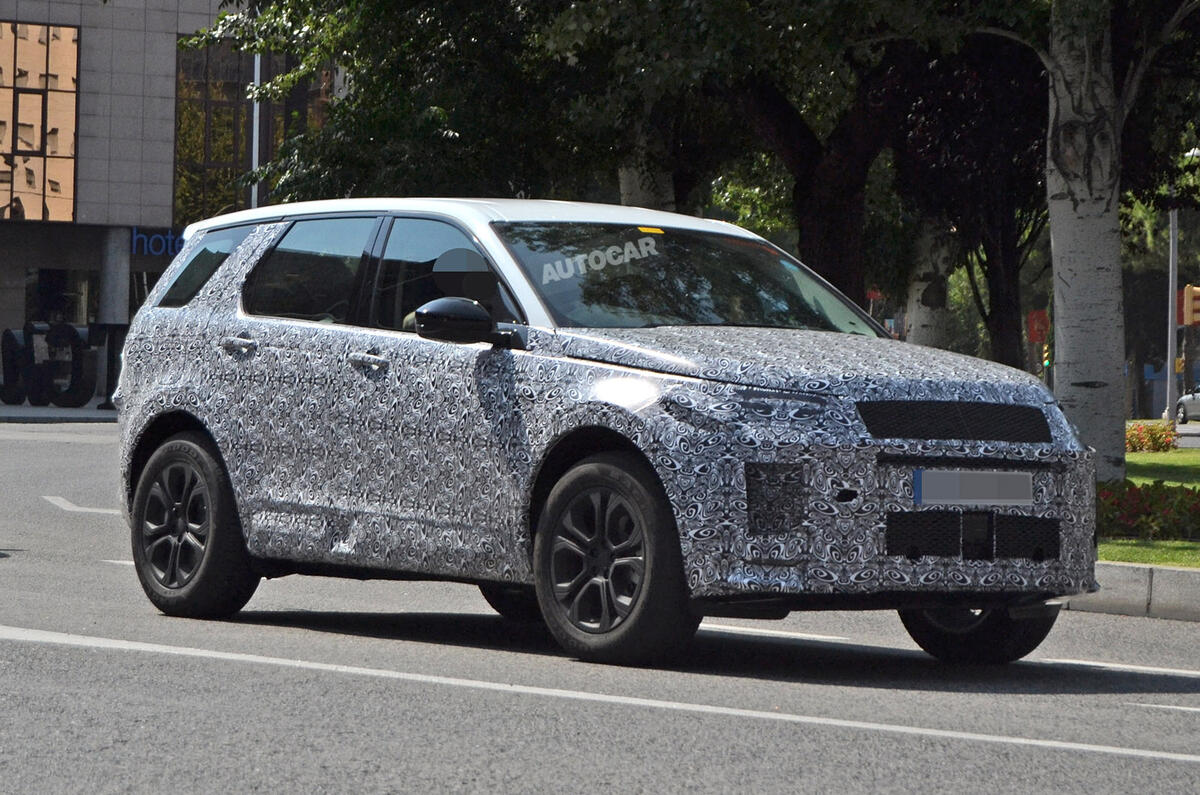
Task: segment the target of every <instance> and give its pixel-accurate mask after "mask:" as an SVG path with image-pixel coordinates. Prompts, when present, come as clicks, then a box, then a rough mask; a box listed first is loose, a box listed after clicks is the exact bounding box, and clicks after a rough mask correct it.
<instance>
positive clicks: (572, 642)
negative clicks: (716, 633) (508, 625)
mask: <svg viewBox="0 0 1200 795" xmlns="http://www.w3.org/2000/svg"><path fill="white" fill-rule="evenodd" d="M534 578H535V582H536V587H537V597H538V602H539V603H540V604H541V608H542V615H543V616H544V617H545V620H546V625H547V627H548V628H549V629H550V632H551V633H552V634H553V635H554V637H555V639H556V640H557V641H558V642H559V644H560V645H561V646H562V647H563V648H564V649H566V650H567V651H568V652H569V653H571V654H573V655H575V656H577V657H580V658H582V659H586V660H593V661H596V662H609V663H619V664H641V663H648V662H653V661H658V660H664V659H669V658H671V657H673V656H675V655H677V654H678V653H679V652H680V651H682V650H683V648H684V647H686V645H687V644H688V642H689V641H690V640H691V639H692V636H693V635H695V633H696V627H697V626H698V625H699V623H700V619H699V618H698V617H697V616H694V615H692V612H691V610H690V608H689V605H688V589H687V583H686V581H685V580H684V574H683V562H682V556H681V554H680V550H679V536H678V531H677V530H676V528H675V520H674V516H673V514H672V513H671V508H670V505H669V504H668V503H667V499H666V496H665V495H663V494H662V488H661V486H659V484H658V480H657V478H655V477H654V474H653V472H651V471H650V469H649V467H647V466H646V465H645V464H644V463H643V462H642V461H641V460H639V459H638V458H636V457H634V456H631V455H628V454H620V453H604V454H601V455H596V456H592V457H590V458H587V459H585V460H583V461H581V462H580V463H578V464H576V465H575V466H574V467H572V468H571V469H570V470H569V471H568V472H567V473H566V474H565V475H563V477H562V479H561V480H559V481H558V483H557V484H555V486H554V488H553V489H552V490H551V492H550V496H549V497H548V498H547V500H546V505H545V508H544V509H543V511H542V515H541V518H540V521H539V522H538V527H537V535H536V537H535V539H534Z"/></svg>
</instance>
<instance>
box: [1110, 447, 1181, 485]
mask: <svg viewBox="0 0 1200 795" xmlns="http://www.w3.org/2000/svg"><path fill="white" fill-rule="evenodd" d="M1125 477H1127V478H1129V479H1130V480H1132V481H1133V482H1134V483H1137V484H1138V485H1145V484H1147V483H1153V482H1154V481H1156V480H1161V481H1163V482H1164V483H1176V484H1179V485H1183V486H1190V487H1192V488H1194V489H1195V488H1200V448H1186V449H1184V448H1181V449H1178V450H1168V451H1167V452H1165V453H1126V454H1125Z"/></svg>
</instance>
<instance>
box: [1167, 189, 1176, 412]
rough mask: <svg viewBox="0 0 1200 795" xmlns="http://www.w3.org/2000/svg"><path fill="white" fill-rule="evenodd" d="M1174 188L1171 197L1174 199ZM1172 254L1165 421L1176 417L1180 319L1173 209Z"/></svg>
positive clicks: (1173, 211)
mask: <svg viewBox="0 0 1200 795" xmlns="http://www.w3.org/2000/svg"><path fill="white" fill-rule="evenodd" d="M1174 194H1175V190H1174V188H1172V190H1171V195H1172V197H1174ZM1170 216H1171V253H1170V256H1169V258H1168V267H1167V272H1168V276H1167V285H1168V286H1167V289H1168V294H1169V300H1168V301H1167V366H1166V372H1167V406H1166V408H1165V409H1163V419H1164V420H1169V419H1171V418H1172V417H1174V416H1175V394H1176V393H1175V334H1176V326H1178V325H1179V319H1178V318H1177V317H1175V293H1176V291H1177V289H1178V287H1177V283H1178V281H1179V210H1177V209H1175V208H1174V207H1172V208H1171V212H1170Z"/></svg>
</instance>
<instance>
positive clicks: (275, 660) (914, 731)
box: [0, 625, 1200, 764]
mask: <svg viewBox="0 0 1200 795" xmlns="http://www.w3.org/2000/svg"><path fill="white" fill-rule="evenodd" d="M0 640H10V641H17V642H24V643H47V644H53V645H59V646H75V647H82V648H89V649H108V650H114V651H135V652H147V653H150V654H170V655H176V656H181V657H197V658H202V659H210V660H223V661H227V662H240V663H252V664H257V665H272V666H278V667H281V668H300V669H303V670H308V671H324V672H327V673H338V674H349V675H352V676H370V677H375V678H378V679H392V680H399V681H403V682H416V683H419V684H429V685H440V686H444V687H458V688H466V689H469V690H483V691H489V692H498V693H509V694H514V695H526V696H541V697H544V698H558V699H570V700H572V701H585V702H591V703H596V704H616V705H620V706H629V707H643V708H647V709H659V710H669V711H672V712H684V713H690V714H701V715H719V716H723V717H733V718H747V719H752V720H765V721H774V722H777V723H791V724H801V725H807V726H826V727H832V728H838V729H855V730H858V731H867V732H878V733H885V734H897V735H902V736H909V737H925V738H934V739H939V740H965V741H968V742H978V743H991V744H996V745H1010V746H1020V747H1026V748H1044V749H1049V750H1054V751H1081V752H1084V753H1097V754H1107V755H1110V756H1124V757H1136V758H1140V759H1157V760H1164V761H1172V762H1189V763H1192V764H1200V755H1197V754H1183V753H1175V752H1172V751H1152V750H1148V749H1142V748H1123V747H1120V746H1113V745H1095V744H1092V743H1074V742H1066V741H1063V740H1043V739H1036V738H1030V737H1011V736H1007V735H1002V734H979V733H975V732H962V731H951V730H948V729H930V728H924V727H921V726H905V725H903V724H892V723H872V722H869V721H857V720H843V719H840V718H826V717H820V716H816V715H798V714H794V713H787V712H765V711H761V710H754V709H738V708H736V707H720V706H715V705H711V704H693V703H689V702H683V701H663V700H660V699H654V698H637V697H634V696H616V695H609V694H606V693H590V692H586V691H582V690H560V689H557V688H550V687H533V686H530V685H514V684H508V683H504V682H489V681H486V680H479V679H459V678H455V677H449V676H432V675H429V674H417V673H409V672H405V671H393V670H388V669H384V668H360V667H358V666H353V665H335V664H331V663H320V662H312V661H309V660H289V659H285V658H282V657H265V656H262V655H258V654H241V653H237V652H223V651H215V650H212V649H196V648H187V647H184V646H165V645H161V644H158V643H143V642H140V641H132V640H119V639H115V638H98V637H88V636H86V635H72V634H67V633H63V632H49V631H46V630H38V629H23V628H21V627H8V626H3V625H0Z"/></svg>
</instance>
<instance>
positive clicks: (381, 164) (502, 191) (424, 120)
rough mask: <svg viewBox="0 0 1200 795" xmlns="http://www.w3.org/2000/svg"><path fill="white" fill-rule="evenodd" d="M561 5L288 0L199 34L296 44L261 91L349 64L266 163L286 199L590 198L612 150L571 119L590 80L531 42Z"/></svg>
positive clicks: (251, 43) (228, 18) (282, 89)
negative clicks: (317, 108) (339, 86)
mask: <svg viewBox="0 0 1200 795" xmlns="http://www.w3.org/2000/svg"><path fill="white" fill-rule="evenodd" d="M562 7H564V5H563V4H562V3H554V2H541V3H517V2H498V3H489V4H486V5H480V4H477V3H471V2H465V1H464V0H449V1H448V2H438V3H432V2H392V0H350V1H349V2H332V0H279V2H270V3H254V4H251V5H248V6H245V7H241V8H237V9H235V10H233V11H231V12H230V13H225V14H223V15H222V16H221V17H220V18H219V19H218V21H217V23H216V24H215V25H214V26H213V27H212V28H211V29H210V30H208V31H206V32H204V33H203V34H201V35H199V36H198V37H196V38H195V39H193V41H192V42H191V43H192V44H193V45H204V44H206V43H210V42H213V41H216V40H218V39H223V38H224V39H231V40H232V41H234V42H235V44H236V45H237V46H239V47H241V48H243V49H247V50H252V51H258V52H275V53H288V54H291V55H293V56H295V68H294V69H292V70H290V71H288V72H286V73H284V74H282V75H280V76H278V77H277V78H275V79H274V80H271V81H270V82H268V83H265V84H264V85H263V86H262V87H261V88H260V89H259V91H260V92H261V93H262V94H263V95H265V96H269V97H274V98H282V97H284V96H286V95H287V94H288V92H290V91H292V90H293V89H294V88H295V87H296V86H297V85H303V84H304V83H305V82H306V81H309V80H312V79H314V78H315V77H317V76H318V75H319V74H320V73H321V72H322V71H323V70H327V69H329V68H331V67H336V69H337V70H338V71H339V73H340V74H342V75H344V76H345V86H344V91H343V92H342V94H341V95H340V96H339V97H337V98H336V100H335V101H333V102H331V103H330V106H329V110H328V118H327V120H326V122H325V123H324V124H323V125H322V126H320V127H314V128H311V129H308V130H305V131H304V132H303V133H302V134H300V135H298V136H295V137H292V138H291V139H289V140H288V141H287V142H286V143H285V144H284V146H283V147H282V149H281V151H280V152H279V155H278V157H277V158H276V159H275V160H274V161H273V162H272V163H270V164H269V165H268V166H266V168H265V174H264V175H265V176H266V177H268V178H270V179H271V180H273V181H274V182H275V183H276V187H275V192H274V195H275V197H276V198H281V199H303V198H313V197H327V196H331V195H333V196H365V195H381V194H390V195H398V194H414V193H419V194H427V195H448V194H459V195H461V194H470V195H497V196H514V195H538V196H550V197H553V196H578V195H580V194H585V193H587V192H588V190H590V189H591V187H592V185H593V174H595V173H596V172H597V170H598V168H599V167H601V166H603V165H604V163H605V157H606V150H605V147H604V146H603V144H602V142H601V141H598V140H596V139H594V138H592V137H591V136H590V135H589V131H588V130H587V129H586V128H583V127H574V128H570V123H569V122H568V112H569V110H570V107H571V105H572V102H573V99H574V97H575V96H576V95H577V94H578V93H579V91H580V88H581V87H580V86H579V85H577V84H575V83H574V82H573V81H572V79H571V75H569V74H564V73H563V72H562V70H560V69H559V68H557V64H556V63H555V62H554V61H553V60H552V59H550V58H549V57H547V56H545V55H543V54H541V50H540V49H539V48H538V47H536V46H533V44H532V43H533V42H535V40H536V38H537V36H538V33H539V31H540V30H542V29H543V27H544V26H545V25H547V24H548V23H549V20H550V19H551V17H552V15H553V14H554V13H556V12H557V11H560V10H561V9H562ZM568 128H570V134H569V135H567V134H566V131H567V130H568ZM596 132H597V134H599V133H601V132H602V131H596Z"/></svg>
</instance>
